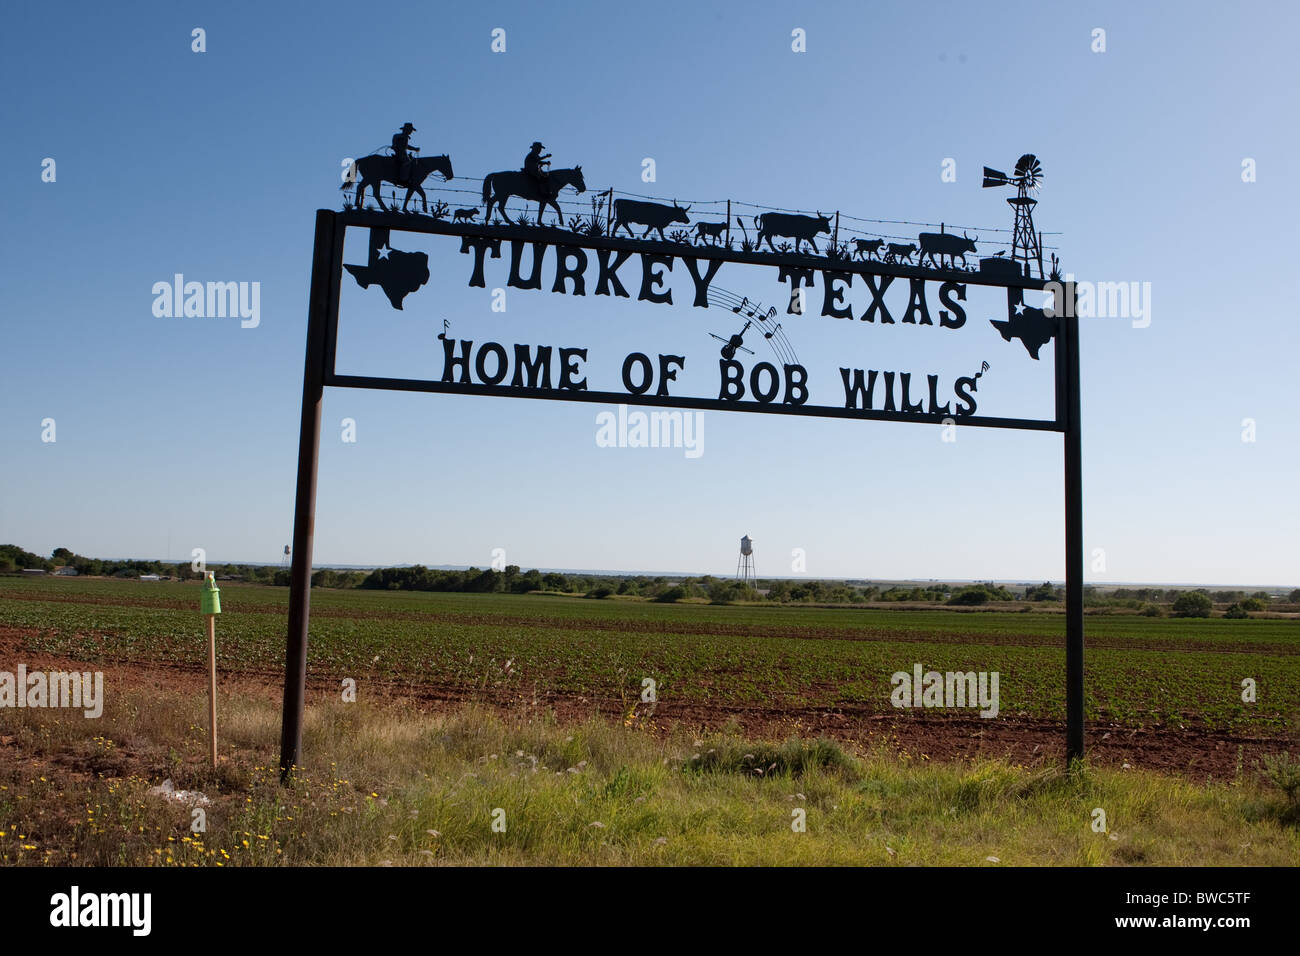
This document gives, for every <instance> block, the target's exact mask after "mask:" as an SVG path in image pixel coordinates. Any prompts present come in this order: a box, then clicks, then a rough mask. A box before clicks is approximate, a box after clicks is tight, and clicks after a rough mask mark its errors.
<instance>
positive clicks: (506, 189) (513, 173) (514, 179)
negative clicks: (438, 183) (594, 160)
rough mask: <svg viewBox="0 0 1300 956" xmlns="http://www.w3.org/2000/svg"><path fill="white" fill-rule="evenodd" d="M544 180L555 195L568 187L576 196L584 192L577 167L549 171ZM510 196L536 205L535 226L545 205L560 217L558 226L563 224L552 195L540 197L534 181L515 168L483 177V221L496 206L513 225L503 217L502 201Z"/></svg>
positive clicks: (584, 184) (504, 209)
mask: <svg viewBox="0 0 1300 956" xmlns="http://www.w3.org/2000/svg"><path fill="white" fill-rule="evenodd" d="M548 181H549V183H550V185H551V189H552V191H553V192H555V193H558V192H559V191H560V190H561V189H563V188H564V187H565V186H572V187H573V188H574V189H576V190H577V191H578V192H580V193H583V192H586V191H587V184H586V183H585V182H583V179H582V167H581V166H574V167H573V168H572V169H552V170H551V175H550V178H549V180H548ZM511 196H518V197H519V198H520V199H524V200H528V201H530V202H535V203H537V224H538V225H539V226H540V225H541V224H542V213H544V212H546V207H547V206H550V207H551V208H552V209H554V210H555V214H556V215H557V216H559V217H560V225H561V226H563V225H564V213H563V212H562V211H561V210H560V206H559V204H558V203H557V202H556V201H555V196H554V195H546V196H543V195H542V191H541V189H540V188H538V183H537V180H536V179H534V178H533V177H532V176H530V175H528V173H525V172H522V171H520V170H517V169H510V170H506V171H505V172H500V173H489V174H488V175H487V176H484V177H483V201H484V202H485V203H487V211H486V212H485V213H484V214H483V221H484V222H487V221H488V220H489V219H491V218H492V207H493V206H496V207H497V210H498V211H499V212H500V213H501V218H502V219H504V220H505V221H506V222H508V223H511V224H512V225H513V223H514V220H512V219H511V218H510V217H509V216H507V215H506V200H507V199H509V198H510V197H511Z"/></svg>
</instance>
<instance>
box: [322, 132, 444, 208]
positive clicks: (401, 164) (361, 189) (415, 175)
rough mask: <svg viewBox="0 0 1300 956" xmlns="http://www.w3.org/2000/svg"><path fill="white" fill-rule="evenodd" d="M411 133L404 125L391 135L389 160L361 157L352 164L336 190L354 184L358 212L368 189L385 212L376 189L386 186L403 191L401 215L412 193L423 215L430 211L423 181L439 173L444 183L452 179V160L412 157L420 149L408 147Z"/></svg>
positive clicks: (373, 155)
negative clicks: (417, 194) (420, 205)
mask: <svg viewBox="0 0 1300 956" xmlns="http://www.w3.org/2000/svg"><path fill="white" fill-rule="evenodd" d="M414 132H415V127H414V126H412V125H411V124H410V123H403V124H402V129H401V131H400V132H397V133H394V134H393V155H392V156H383V155H380V154H379V153H374V154H372V155H370V156H363V157H362V158H361V159H358V160H357V161H356V162H355V163H353V164H352V167H351V168H350V169H349V170H348V177H347V179H346V180H345V181H344V183H343V185H342V186H340V187H339V188H340V189H347V188H348V186H350V185H352V184H353V183H354V182H355V183H356V187H357V192H356V196H355V197H354V200H353V202H354V204H355V205H356V207H357V208H358V209H360V208H361V207H362V204H363V201H364V200H365V196H366V190H367V189H370V190H371V191H372V192H373V193H374V196H375V202H377V203H379V208H380V209H382V210H384V211H385V212H388V207H387V206H385V205H384V200H383V197H382V196H380V194H379V187H380V186H381V185H382V184H383V183H385V182H389V183H392V184H393V185H394V186H404V187H405V188H406V199H404V200H403V201H402V212H406V204H407V203H409V202H410V201H411V195H412V194H413V193H419V194H420V202H421V204H422V206H423V208H424V211H425V212H426V213H427V212H428V211H429V200H428V199H427V197H426V196H425V195H424V187H423V183H424V180H425V179H426V178H428V176H429V174H430V173H442V177H443V179H444V180H449V179H451V178H452V174H451V159H450V158H449V157H448V156H447V154H446V153H443V154H442V155H440V156H424V157H419V156H416V157H412V156H411V155H410V154H411V153H418V152H419V151H420V147H418V146H412V145H411V134H412V133H414Z"/></svg>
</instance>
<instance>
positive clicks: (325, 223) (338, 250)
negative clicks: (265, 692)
mask: <svg viewBox="0 0 1300 956" xmlns="http://www.w3.org/2000/svg"><path fill="white" fill-rule="evenodd" d="M337 218H338V217H337V215H336V214H335V213H334V212H332V211H330V210H328V209H319V210H317V212H316V242H315V248H314V250H313V252H312V262H311V299H310V305H309V307H308V313H307V356H306V359H305V363H304V365H303V375H302V420H301V423H300V425H299V429H298V483H297V491H296V493H295V496H294V511H293V551H292V554H293V565H292V569H291V570H290V572H289V636H288V641H287V642H286V651H285V664H284V716H283V723H282V725H281V728H280V779H281V780H282V781H283V780H286V779H287V778H288V776H289V774H290V772H291V771H292V769H293V767H294V766H295V765H296V764H297V763H298V761H299V758H300V757H301V755H302V713H303V702H304V698H305V697H306V693H307V621H308V615H309V611H310V606H311V559H312V541H313V539H314V537H315V533H316V473H317V471H318V466H319V464H320V421H321V404H322V401H323V399H324V393H325V335H326V330H327V328H328V326H329V323H330V316H331V315H332V314H333V312H334V310H337V308H338V299H337V297H336V293H335V286H336V285H337V282H336V281H335V277H336V276H337V274H338V272H339V269H340V266H339V262H341V261H342V249H343V230H342V229H341V228H339V227H338V222H337ZM336 259H337V260H338V261H337V262H336V261H335V260H336Z"/></svg>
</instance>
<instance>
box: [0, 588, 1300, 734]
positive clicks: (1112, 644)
mask: <svg viewBox="0 0 1300 956" xmlns="http://www.w3.org/2000/svg"><path fill="white" fill-rule="evenodd" d="M287 601H288V591H287V589H284V588H272V587H261V586H253V585H240V584H235V583H226V584H223V586H222V606H223V612H224V613H223V614H222V615H221V618H220V622H219V627H218V636H219V646H220V659H221V667H222V670H223V672H232V671H233V672H240V671H243V672H248V673H251V674H259V675H264V676H265V675H274V674H275V673H276V672H278V671H279V670H280V669H281V668H282V667H283V660H284V640H285V629H286V615H287ZM197 608H198V585H197V584H196V583H170V582H160V583H149V582H139V581H133V580H126V581H120V580H87V579H55V578H19V577H9V578H3V579H0V629H6V628H7V629H14V630H16V631H18V632H19V633H21V635H22V640H23V643H24V645H25V647H26V648H27V649H28V650H29V651H31V652H47V653H51V654H55V655H60V656H65V657H69V658H73V659H76V660H80V661H85V662H97V661H98V662H113V663H131V662H139V663H146V662H156V663H166V664H172V665H182V666H188V667H193V668H194V669H196V670H197V669H199V668H201V667H203V666H204V664H205V641H204V637H203V628H202V622H201V618H200V617H199V614H198V611H197ZM1086 630H1087V641H1088V652H1087V682H1086V683H1087V698H1086V713H1087V716H1088V718H1089V719H1090V720H1098V719H1101V720H1105V721H1108V722H1112V723H1115V724H1118V725H1121V726H1133V727H1151V726H1161V725H1163V726H1175V727H1178V726H1188V727H1200V728H1206V729H1217V730H1233V731H1251V732H1255V733H1262V734H1267V735H1270V736H1278V735H1286V734H1290V733H1294V732H1295V729H1296V728H1297V726H1298V725H1300V720H1298V717H1300V621H1297V620H1280V619H1272V620H1269V619H1264V620H1227V619H1223V618H1211V619H1178V618H1150V617H1143V616H1140V615H1118V614H1116V615H1098V616H1089V618H1088V619H1087V629H1086ZM1063 634H1064V620H1063V618H1062V617H1061V616H1060V615H1057V614H1051V613H1037V612H1036V613H1019V612H1011V611H1000V610H999V611H986V610H979V611H954V610H940V609H934V610H897V609H877V608H843V609H838V608H817V607H806V606H804V607H800V606H757V605H755V606H744V605H740V606H712V605H703V604H656V603H648V602H640V601H620V600H589V599H582V598H576V597H563V596H554V595H537V594H531V595H510V594H443V593H425V592H385V591H364V590H339V591H333V590H315V591H313V594H312V618H311V648H310V653H309V671H310V674H311V677H312V678H313V679H314V680H323V679H341V678H345V677H350V678H353V679H356V680H357V681H358V683H361V682H364V681H366V680H372V681H382V682H384V683H385V684H386V685H388V686H394V685H396V686H398V687H399V688H400V687H401V686H402V685H409V686H410V687H412V688H418V687H420V686H429V687H440V688H449V687H455V688H460V689H463V690H464V691H466V692H474V691H481V692H483V693H484V694H487V695H490V696H492V697H493V698H494V699H497V700H500V699H509V698H510V697H512V696H514V697H518V698H520V699H522V698H530V699H538V698H545V697H547V696H549V695H558V696H563V697H570V698H587V699H589V700H596V701H621V700H629V701H630V700H635V699H636V698H637V697H638V696H639V694H640V691H641V686H642V680H643V679H644V678H647V677H648V678H651V679H653V680H654V681H655V682H656V685H657V693H658V697H659V699H660V701H661V702H662V703H664V704H672V703H680V704H691V705H708V706H711V707H719V708H725V707H728V706H734V707H750V706H756V705H762V706H765V707H778V708H799V707H803V708H826V709H834V708H837V707H853V708H855V709H857V710H859V711H862V710H867V711H870V710H874V709H879V710H880V711H881V712H887V711H891V710H892V708H891V707H890V703H889V694H890V690H891V684H890V675H891V674H893V673H894V672H896V671H907V672H910V671H911V670H912V667H913V665H914V664H918V663H919V664H921V665H923V667H924V668H925V669H927V670H938V671H947V670H962V671H970V670H975V671H997V672H998V673H999V674H1000V696H1001V702H1000V713H1001V716H1003V717H1006V718H1010V717H1024V718H1029V719H1034V720H1062V719H1063V718H1064V692H1065V691H1064V650H1063V647H1064V643H1063ZM1246 678H1251V679H1253V680H1254V681H1255V682H1256V685H1257V689H1258V691H1257V693H1258V696H1257V699H1256V701H1255V702H1253V703H1246V702H1243V701H1242V693H1241V684H1242V681H1243V680H1244V679H1246Z"/></svg>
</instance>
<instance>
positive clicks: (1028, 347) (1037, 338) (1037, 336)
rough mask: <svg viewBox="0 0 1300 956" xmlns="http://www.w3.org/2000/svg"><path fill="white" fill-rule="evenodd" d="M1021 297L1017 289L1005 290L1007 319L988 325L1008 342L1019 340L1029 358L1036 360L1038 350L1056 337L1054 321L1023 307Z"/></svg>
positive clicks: (996, 320)
mask: <svg viewBox="0 0 1300 956" xmlns="http://www.w3.org/2000/svg"><path fill="white" fill-rule="evenodd" d="M1022 295H1023V293H1022V292H1021V291H1020V290H1019V289H1007V317H1006V318H1005V319H990V320H989V323H990V324H991V325H992V326H993V328H995V329H997V330H998V331H999V332H1001V333H1002V337H1003V338H1004V339H1006V340H1007V341H1008V342H1010V341H1011V340H1012V339H1019V340H1020V344H1021V345H1023V346H1024V347H1025V351H1027V352H1028V353H1029V357H1030V358H1032V359H1037V358H1038V350H1039V349H1041V348H1042V347H1043V346H1044V345H1046V344H1047V343H1048V342H1050V341H1052V338H1053V337H1054V336H1055V335H1056V319H1055V318H1054V317H1053V316H1050V315H1047V314H1046V313H1044V312H1043V310H1042V309H1034V308H1031V307H1029V306H1027V305H1025V303H1024V301H1023V299H1022Z"/></svg>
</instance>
